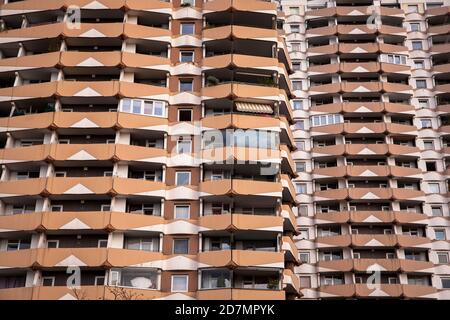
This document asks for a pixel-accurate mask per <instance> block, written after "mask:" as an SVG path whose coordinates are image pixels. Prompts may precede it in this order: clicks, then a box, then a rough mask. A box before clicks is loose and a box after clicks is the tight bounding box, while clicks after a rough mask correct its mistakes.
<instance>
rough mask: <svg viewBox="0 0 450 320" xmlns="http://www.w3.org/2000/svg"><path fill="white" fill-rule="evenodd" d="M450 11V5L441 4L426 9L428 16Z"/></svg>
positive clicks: (440, 14)
mask: <svg viewBox="0 0 450 320" xmlns="http://www.w3.org/2000/svg"><path fill="white" fill-rule="evenodd" d="M449 12H450V7H448V6H439V7H435V8H429V9H427V10H425V14H426V15H427V16H443V15H446V14H447V13H449Z"/></svg>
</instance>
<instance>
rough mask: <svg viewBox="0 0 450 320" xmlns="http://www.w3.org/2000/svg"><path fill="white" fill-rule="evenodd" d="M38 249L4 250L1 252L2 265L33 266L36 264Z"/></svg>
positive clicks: (0, 264)
mask: <svg viewBox="0 0 450 320" xmlns="http://www.w3.org/2000/svg"><path fill="white" fill-rule="evenodd" d="M36 261H37V251H36V249H26V250H16V251H2V252H0V267H1V268H2V269H5V268H31V267H32V266H34V265H35V264H36Z"/></svg>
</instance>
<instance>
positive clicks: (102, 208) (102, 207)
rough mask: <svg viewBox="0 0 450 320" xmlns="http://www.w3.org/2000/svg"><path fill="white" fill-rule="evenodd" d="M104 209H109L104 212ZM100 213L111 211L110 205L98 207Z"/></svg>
mask: <svg viewBox="0 0 450 320" xmlns="http://www.w3.org/2000/svg"><path fill="white" fill-rule="evenodd" d="M105 207H109V209H108V210H105V209H104V208H105ZM100 211H102V212H108V211H111V205H110V204H102V205H101V206H100Z"/></svg>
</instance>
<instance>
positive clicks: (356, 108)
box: [311, 102, 414, 114]
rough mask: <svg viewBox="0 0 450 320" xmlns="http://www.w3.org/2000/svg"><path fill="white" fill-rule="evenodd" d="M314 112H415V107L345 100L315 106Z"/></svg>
mask: <svg viewBox="0 0 450 320" xmlns="http://www.w3.org/2000/svg"><path fill="white" fill-rule="evenodd" d="M311 111H312V113H314V114H316V113H317V114H320V113H340V112H345V113H364V114H365V113H367V112H373V113H382V112H386V113H392V114H396V113H399V114H402V113H405V114H413V113H414V108H413V106H412V105H408V104H400V103H383V102H344V103H333V104H324V105H319V106H314V107H312V109H311Z"/></svg>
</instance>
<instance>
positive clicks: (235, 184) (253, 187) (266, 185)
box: [199, 179, 283, 198]
mask: <svg viewBox="0 0 450 320" xmlns="http://www.w3.org/2000/svg"><path fill="white" fill-rule="evenodd" d="M282 188H283V187H282V185H281V183H280V182H268V181H256V180H241V179H226V180H218V181H203V182H200V185H199V191H200V194H201V196H203V197H207V196H220V195H243V196H266V197H277V198H281V196H282V191H283V190H282Z"/></svg>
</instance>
